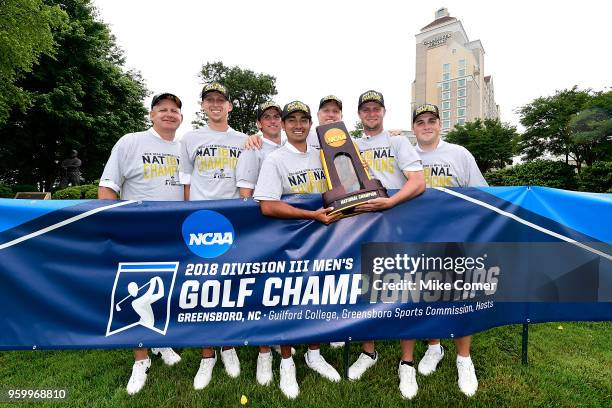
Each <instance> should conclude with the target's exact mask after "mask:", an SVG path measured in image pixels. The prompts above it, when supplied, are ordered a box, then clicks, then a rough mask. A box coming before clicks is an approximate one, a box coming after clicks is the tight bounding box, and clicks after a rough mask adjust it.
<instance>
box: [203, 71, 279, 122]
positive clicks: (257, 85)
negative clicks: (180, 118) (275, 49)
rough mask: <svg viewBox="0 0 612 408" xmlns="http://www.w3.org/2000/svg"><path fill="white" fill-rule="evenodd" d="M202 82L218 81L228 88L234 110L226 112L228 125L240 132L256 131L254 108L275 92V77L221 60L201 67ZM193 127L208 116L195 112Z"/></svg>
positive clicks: (270, 97)
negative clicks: (226, 64) (228, 65)
mask: <svg viewBox="0 0 612 408" xmlns="http://www.w3.org/2000/svg"><path fill="white" fill-rule="evenodd" d="M198 76H199V77H200V78H201V79H202V82H203V83H204V84H209V83H211V82H220V83H222V84H223V85H225V86H226V87H227V89H228V90H229V93H230V98H232V104H233V109H232V111H231V112H230V115H229V125H230V126H231V127H232V128H233V129H235V130H238V131H240V132H243V133H246V134H253V133H255V132H257V130H258V129H257V126H256V125H255V120H256V119H257V116H256V114H255V110H256V108H257V105H259V104H261V103H263V102H266V101H269V100H271V99H272V97H274V95H276V93H277V92H276V78H275V77H273V76H272V75H268V74H260V73H255V72H253V71H251V70H248V69H242V68H240V67H238V66H233V67H227V66H225V65H224V64H223V63H222V62H221V61H218V62H208V63H206V64H204V65H203V66H202V70H201V71H200V73H199V75H198ZM196 116H197V118H196V120H194V121H193V122H192V124H193V125H194V126H203V125H205V124H206V121H207V118H206V115H205V114H204V113H203V112H197V114H196Z"/></svg>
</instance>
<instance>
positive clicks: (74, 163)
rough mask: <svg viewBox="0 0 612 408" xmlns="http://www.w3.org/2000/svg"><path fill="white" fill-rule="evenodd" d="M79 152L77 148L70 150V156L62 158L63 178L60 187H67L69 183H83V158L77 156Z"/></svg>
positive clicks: (75, 184)
mask: <svg viewBox="0 0 612 408" xmlns="http://www.w3.org/2000/svg"><path fill="white" fill-rule="evenodd" d="M78 154H79V152H77V151H76V150H71V151H70V157H67V158H65V159H64V160H62V163H61V167H62V172H61V180H60V185H59V188H60V189H62V188H66V187H68V185H69V184H71V185H73V186H78V185H80V184H81V170H80V168H81V159H79V158H78V157H77V155H78Z"/></svg>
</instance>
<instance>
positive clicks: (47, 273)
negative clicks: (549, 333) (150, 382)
mask: <svg viewBox="0 0 612 408" xmlns="http://www.w3.org/2000/svg"><path fill="white" fill-rule="evenodd" d="M286 199H287V201H288V202H290V203H291V204H293V205H295V206H299V207H302V208H309V209H316V208H319V207H320V206H321V199H320V196H314V195H312V196H311V195H296V196H290V197H286ZM611 209H612V196H611V195H610V194H588V193H575V192H568V191H561V190H554V189H546V188H537V187H535V188H528V187H503V188H502V187H500V188H480V189H477V188H466V189H443V188H440V189H428V190H427V191H426V192H425V193H424V194H423V195H422V196H420V197H418V198H416V199H414V200H411V201H409V202H407V203H403V204H401V205H399V206H397V207H395V208H392V209H390V210H387V211H384V212H379V213H366V214H361V215H358V216H354V217H350V218H345V219H342V220H340V221H338V222H336V223H333V224H331V225H329V226H325V225H322V224H320V223H317V222H314V221H309V220H281V219H273V218H268V217H264V216H262V215H261V213H260V211H259V206H258V204H257V203H255V202H254V201H252V200H221V201H199V202H179V203H177V202H133V201H104V200H81V201H51V202H49V201H34V200H8V199H3V200H0V282H1V285H0V306H1V307H0V310H1V311H0V321H1V322H2V330H1V331H0V349H31V348H33V347H36V348H115V347H135V346H144V347H152V346H176V347H188V346H189V347H191V346H203V345H209V346H214V345H248V344H253V345H257V344H279V343H294V344H299V343H310V342H319V341H320V342H324V341H342V340H352V341H358V340H366V339H397V338H431V337H454V336H463V335H467V334H471V333H474V332H476V331H480V330H484V329H487V328H490V327H495V326H500V325H505V324H512V323H524V322H543V321H562V320H593V321H598V320H612V249H611V246H610V243H611V242H612V217H611Z"/></svg>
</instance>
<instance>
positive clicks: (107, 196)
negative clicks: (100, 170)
mask: <svg viewBox="0 0 612 408" xmlns="http://www.w3.org/2000/svg"><path fill="white" fill-rule="evenodd" d="M116 199H117V193H116V192H115V190H113V189H112V188H109V187H102V186H99V187H98V200H116Z"/></svg>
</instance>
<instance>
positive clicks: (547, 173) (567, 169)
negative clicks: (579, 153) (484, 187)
mask: <svg viewBox="0 0 612 408" xmlns="http://www.w3.org/2000/svg"><path fill="white" fill-rule="evenodd" d="M485 178H486V180H487V182H488V183H489V184H490V185H492V186H542V187H552V188H562V189H565V190H575V189H576V187H577V178H576V174H575V173H574V167H573V166H570V165H569V164H566V163H564V162H559V161H552V160H534V161H530V162H527V163H522V164H517V165H516V166H514V167H510V168H507V169H502V170H498V171H492V172H488V173H487V174H485Z"/></svg>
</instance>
